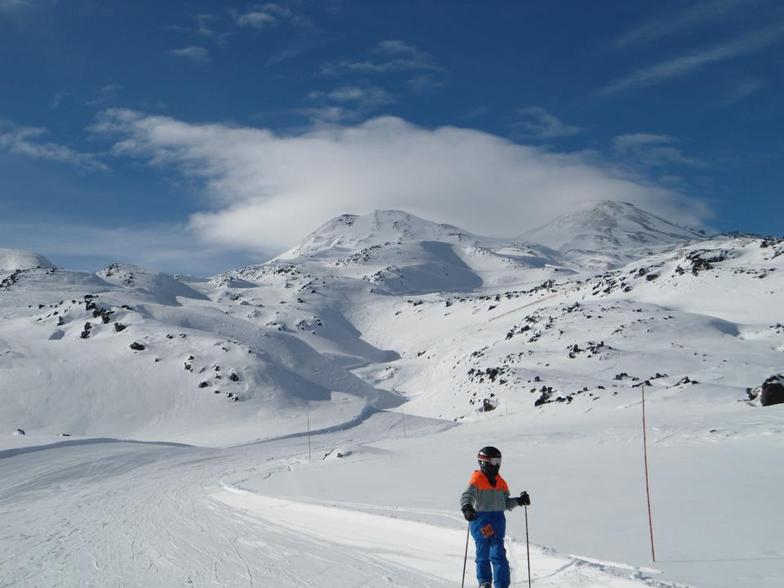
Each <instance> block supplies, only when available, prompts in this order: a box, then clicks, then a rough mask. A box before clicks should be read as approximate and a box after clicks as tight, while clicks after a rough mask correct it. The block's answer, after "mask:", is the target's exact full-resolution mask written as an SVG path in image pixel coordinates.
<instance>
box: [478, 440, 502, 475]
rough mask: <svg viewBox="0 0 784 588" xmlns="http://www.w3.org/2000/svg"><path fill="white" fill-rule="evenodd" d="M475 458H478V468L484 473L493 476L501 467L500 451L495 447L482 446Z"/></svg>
mask: <svg viewBox="0 0 784 588" xmlns="http://www.w3.org/2000/svg"><path fill="white" fill-rule="evenodd" d="M476 458H477V459H478V460H479V469H480V470H482V471H483V472H485V473H486V474H492V475H493V476H495V475H496V474H498V470H499V469H501V452H500V451H499V450H498V449H497V448H496V447H491V446H487V447H482V449H480V450H479V453H478V454H477V455H476Z"/></svg>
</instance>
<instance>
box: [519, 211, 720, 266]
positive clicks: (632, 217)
mask: <svg viewBox="0 0 784 588" xmlns="http://www.w3.org/2000/svg"><path fill="white" fill-rule="evenodd" d="M525 238H526V239H528V240H529V241H535V242H537V243H541V244H543V245H546V246H548V247H551V248H553V249H556V250H558V251H560V252H561V253H567V254H569V255H570V257H573V256H579V257H582V258H583V259H582V260H583V262H584V265H589V266H594V267H613V266H617V265H619V264H622V263H625V262H628V261H630V260H631V259H634V258H635V257H639V256H640V254H641V253H642V254H648V253H653V252H655V251H658V250H662V249H664V248H667V247H670V246H673V245H677V244H682V243H687V242H689V241H694V240H702V239H704V238H705V234H704V233H703V232H701V231H698V230H696V229H692V228H689V227H685V226H682V225H678V224H676V223H674V222H672V221H669V220H667V219H664V218H662V217H660V216H657V215H655V214H652V213H650V212H647V211H645V210H642V209H641V208H638V207H637V206H635V205H634V204H631V203H629V202H618V201H613V200H600V201H594V202H589V203H586V204H585V205H584V206H582V207H580V208H578V209H577V210H575V211H574V212H571V213H569V214H566V215H563V216H560V217H558V218H556V219H554V220H552V221H550V222H549V223H547V224H546V225H543V226H541V227H539V228H537V229H534V230H532V231H529V232H528V233H526V235H525Z"/></svg>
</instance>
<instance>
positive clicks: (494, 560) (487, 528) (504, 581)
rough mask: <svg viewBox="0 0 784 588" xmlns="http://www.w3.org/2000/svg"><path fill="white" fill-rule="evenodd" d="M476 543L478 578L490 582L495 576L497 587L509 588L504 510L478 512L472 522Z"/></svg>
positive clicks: (471, 527)
mask: <svg viewBox="0 0 784 588" xmlns="http://www.w3.org/2000/svg"><path fill="white" fill-rule="evenodd" d="M470 529H471V535H472V536H473V538H474V543H476V579H477V581H478V582H479V584H480V585H481V584H484V583H486V584H489V583H491V582H492V581H493V576H495V588H509V582H510V579H509V577H510V573H509V560H508V559H507V558H506V549H505V548H504V535H506V516H504V513H503V511H496V512H478V513H476V518H475V519H474V520H473V521H471V523H470Z"/></svg>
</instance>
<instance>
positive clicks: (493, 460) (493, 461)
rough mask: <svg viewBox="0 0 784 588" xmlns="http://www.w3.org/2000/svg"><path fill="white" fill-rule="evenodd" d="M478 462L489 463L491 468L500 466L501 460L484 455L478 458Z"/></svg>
mask: <svg viewBox="0 0 784 588" xmlns="http://www.w3.org/2000/svg"><path fill="white" fill-rule="evenodd" d="M479 461H484V462H486V463H489V464H490V465H493V466H500V465H501V458H500V457H486V456H484V455H480V456H479Z"/></svg>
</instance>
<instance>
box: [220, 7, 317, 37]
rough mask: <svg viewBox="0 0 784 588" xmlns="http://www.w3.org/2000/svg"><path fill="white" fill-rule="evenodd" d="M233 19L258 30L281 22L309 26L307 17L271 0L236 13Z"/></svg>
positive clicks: (241, 24) (243, 25) (239, 23)
mask: <svg viewBox="0 0 784 588" xmlns="http://www.w3.org/2000/svg"><path fill="white" fill-rule="evenodd" d="M235 21H236V22H237V24H238V25H239V26H241V27H251V28H254V29H258V30H260V31H262V30H265V29H268V28H270V27H275V26H278V25H280V24H281V23H290V24H292V25H294V26H298V27H309V26H311V22H310V20H309V19H308V18H307V17H304V16H302V15H299V14H296V13H294V11H292V10H291V9H290V8H289V7H288V6H283V5H282V4H275V3H272V2H271V3H267V4H263V5H261V6H257V7H255V8H253V9H252V10H249V11H247V12H244V13H242V14H236V15H235Z"/></svg>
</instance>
